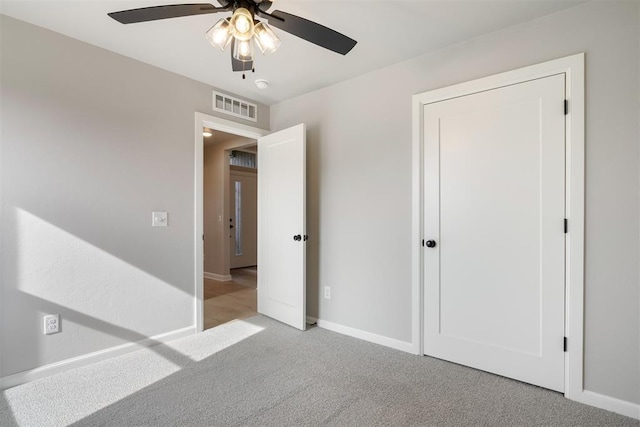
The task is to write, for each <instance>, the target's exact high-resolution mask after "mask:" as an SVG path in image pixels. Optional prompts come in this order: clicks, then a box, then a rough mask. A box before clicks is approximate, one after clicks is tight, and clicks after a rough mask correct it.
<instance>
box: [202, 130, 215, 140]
mask: <svg viewBox="0 0 640 427" xmlns="http://www.w3.org/2000/svg"><path fill="white" fill-rule="evenodd" d="M202 136H204V137H207V138H209V137H210V136H213V132H211V131H210V130H205V131H204V132H202Z"/></svg>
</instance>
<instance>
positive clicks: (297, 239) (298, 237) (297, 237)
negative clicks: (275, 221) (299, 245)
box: [293, 234, 302, 242]
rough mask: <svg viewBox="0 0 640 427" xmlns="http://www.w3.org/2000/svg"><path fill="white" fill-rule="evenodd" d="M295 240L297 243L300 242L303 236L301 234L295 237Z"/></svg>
mask: <svg viewBox="0 0 640 427" xmlns="http://www.w3.org/2000/svg"><path fill="white" fill-rule="evenodd" d="M293 240H295V241H296V242H299V241H300V240H302V236H301V235H299V234H296V235H295V236H293Z"/></svg>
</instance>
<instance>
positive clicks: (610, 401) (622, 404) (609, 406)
mask: <svg viewBox="0 0 640 427" xmlns="http://www.w3.org/2000/svg"><path fill="white" fill-rule="evenodd" d="M574 400H577V401H578V402H581V403H584V404H585V405H591V406H595V407H596V408H600V409H605V410H607V411H611V412H615V413H616V414H620V415H624V416H626V417H631V418H635V419H637V420H640V404H637V403H632V402H627V401H626V400H621V399H616V398H615V397H610V396H605V395H604V394H600V393H595V392H593V391H588V390H584V391H583V392H582V393H581V396H580V398H579V399H574Z"/></svg>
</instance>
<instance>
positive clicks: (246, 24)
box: [229, 7, 254, 40]
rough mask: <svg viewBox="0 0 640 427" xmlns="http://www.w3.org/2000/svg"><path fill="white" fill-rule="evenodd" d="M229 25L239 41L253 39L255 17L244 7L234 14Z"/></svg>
mask: <svg viewBox="0 0 640 427" xmlns="http://www.w3.org/2000/svg"><path fill="white" fill-rule="evenodd" d="M229 23H230V24H231V32H232V33H233V36H234V37H235V38H236V39H237V40H249V39H251V37H253V28H254V25H253V15H251V12H249V11H248V10H247V9H245V8H244V7H239V8H237V9H236V11H235V12H233V15H232V16H231V20H230V21H229Z"/></svg>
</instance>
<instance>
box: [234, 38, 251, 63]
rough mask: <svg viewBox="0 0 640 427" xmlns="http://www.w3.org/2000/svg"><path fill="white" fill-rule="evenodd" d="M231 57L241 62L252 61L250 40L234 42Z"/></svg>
mask: <svg viewBox="0 0 640 427" xmlns="http://www.w3.org/2000/svg"><path fill="white" fill-rule="evenodd" d="M233 57H234V58H235V59H237V60H238V61H242V62H249V61H253V46H252V45H251V40H236V42H235V43H234V44H233Z"/></svg>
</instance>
